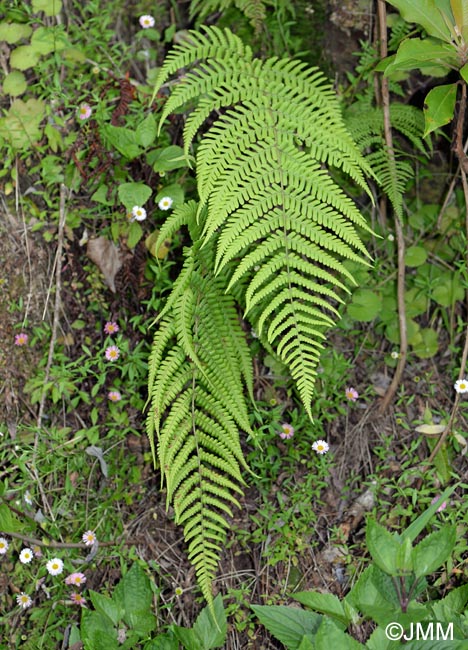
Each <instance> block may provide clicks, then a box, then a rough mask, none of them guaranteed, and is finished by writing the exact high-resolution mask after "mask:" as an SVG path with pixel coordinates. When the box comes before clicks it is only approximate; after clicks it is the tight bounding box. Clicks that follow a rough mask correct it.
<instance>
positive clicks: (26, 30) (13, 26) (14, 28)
mask: <svg viewBox="0 0 468 650" xmlns="http://www.w3.org/2000/svg"><path fill="white" fill-rule="evenodd" d="M31 32H32V27H30V26H29V25H22V24H20V23H0V41H6V42H7V43H9V44H10V45H11V44H12V43H17V42H18V41H20V40H21V39H22V38H28V36H29V35H30V34H31Z"/></svg>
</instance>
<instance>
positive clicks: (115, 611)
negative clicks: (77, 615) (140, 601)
mask: <svg viewBox="0 0 468 650" xmlns="http://www.w3.org/2000/svg"><path fill="white" fill-rule="evenodd" d="M89 597H90V598H91V602H92V603H93V605H94V609H95V610H96V611H97V612H99V613H101V614H104V615H105V616H108V617H109V618H110V620H111V621H112V623H113V625H117V623H118V622H119V621H120V619H121V618H122V616H123V613H124V610H123V607H121V606H119V604H118V603H116V602H114V601H113V600H112V598H109V596H104V595H103V594H100V593H98V592H97V591H93V590H92V589H91V590H90V591H89Z"/></svg>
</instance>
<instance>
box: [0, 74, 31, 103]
mask: <svg viewBox="0 0 468 650" xmlns="http://www.w3.org/2000/svg"><path fill="white" fill-rule="evenodd" d="M27 87H28V84H27V83H26V77H25V76H24V74H23V73H22V72H20V71H19V70H13V72H10V74H7V76H6V77H5V79H4V81H3V90H4V92H5V93H6V94H7V95H11V96H12V97H18V96H19V95H22V94H23V93H24V91H25V90H26V88H27Z"/></svg>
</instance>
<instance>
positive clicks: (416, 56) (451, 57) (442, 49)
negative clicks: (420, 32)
mask: <svg viewBox="0 0 468 650" xmlns="http://www.w3.org/2000/svg"><path fill="white" fill-rule="evenodd" d="M437 65H438V66H443V67H445V68H446V72H447V73H448V72H449V70H450V69H451V68H453V67H458V66H457V57H456V50H455V49H454V48H453V47H452V46H450V45H446V44H445V43H440V41H436V40H434V39H433V38H425V39H424V40H422V39H420V38H410V39H408V40H406V41H403V43H402V44H401V45H400V47H399V48H398V52H397V53H396V56H395V59H394V61H393V63H390V64H389V65H388V66H387V67H386V68H385V73H384V74H385V76H387V75H389V74H392V73H393V72H396V71H408V70H413V69H415V68H419V70H421V72H423V73H426V74H427V73H428V72H427V71H428V70H430V69H431V68H432V67H434V66H437Z"/></svg>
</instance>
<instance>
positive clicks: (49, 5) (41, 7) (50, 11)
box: [32, 0, 62, 16]
mask: <svg viewBox="0 0 468 650" xmlns="http://www.w3.org/2000/svg"><path fill="white" fill-rule="evenodd" d="M32 9H33V12H34V13H38V12H39V11H43V12H44V13H45V15H46V16H56V15H57V14H59V13H60V12H61V11H62V0H32Z"/></svg>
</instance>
